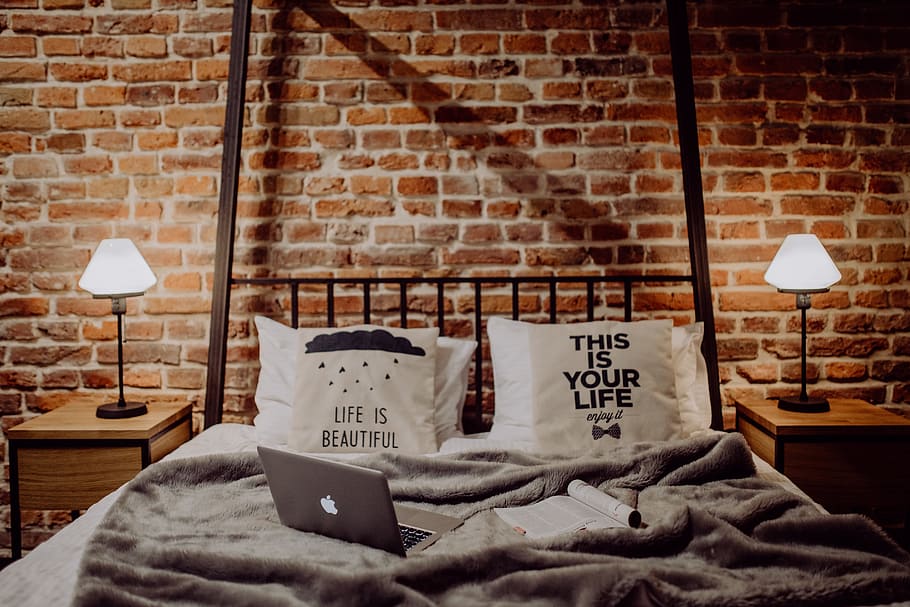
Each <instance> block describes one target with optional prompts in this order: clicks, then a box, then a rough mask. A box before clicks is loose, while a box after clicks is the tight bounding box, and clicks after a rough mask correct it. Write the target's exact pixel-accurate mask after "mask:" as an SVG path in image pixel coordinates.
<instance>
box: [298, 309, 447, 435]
mask: <svg viewBox="0 0 910 607" xmlns="http://www.w3.org/2000/svg"><path fill="white" fill-rule="evenodd" d="M438 336H439V330H438V329H435V328H432V329H397V328H392V327H376V326H369V325H366V326H364V325H361V326H356V327H345V328H341V329H298V330H297V337H298V345H297V377H296V381H295V383H294V405H293V407H292V409H291V430H290V434H289V435H288V446H289V447H290V448H291V449H294V450H297V451H306V452H320V451H321V452H328V453H353V452H356V453H363V452H373V451H396V452H402V453H432V452H435V451H436V450H437V449H438V448H439V445H438V444H437V442H436V432H435V425H434V409H433V396H434V390H435V371H436V338H437V337H438Z"/></svg>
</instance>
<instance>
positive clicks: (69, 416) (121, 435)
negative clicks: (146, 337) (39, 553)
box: [6, 403, 193, 559]
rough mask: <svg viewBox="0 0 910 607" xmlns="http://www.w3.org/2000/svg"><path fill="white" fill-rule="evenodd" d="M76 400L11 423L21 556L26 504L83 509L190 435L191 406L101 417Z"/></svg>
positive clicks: (16, 548) (15, 548)
mask: <svg viewBox="0 0 910 607" xmlns="http://www.w3.org/2000/svg"><path fill="white" fill-rule="evenodd" d="M96 408H97V403H94V404H92V403H73V404H69V405H66V406H63V407H60V408H59V409H54V410H53V411H50V412H48V413H45V414H44V415H42V416H40V417H36V418H34V419H30V420H28V421H26V422H23V423H21V424H19V425H18V426H15V427H13V428H10V429H9V430H8V431H7V433H6V437H7V442H8V444H9V470H10V479H9V485H10V527H11V535H12V540H11V543H12V556H13V558H14V559H17V558H19V557H21V556H22V510H70V511H74V512H76V511H80V510H85V509H86V508H88V507H89V506H91V505H92V504H94V503H95V502H97V501H98V500H99V499H101V498H102V497H104V496H105V495H107V494H108V493H110V492H111V491H113V490H114V489H116V488H117V487H119V486H120V485H122V484H123V483H125V482H127V481H128V480H130V479H131V478H133V476H135V475H136V473H138V472H139V471H140V470H141V469H143V468H145V467H146V466H148V465H149V464H151V463H153V462H156V461H158V460H159V459H161V458H162V457H164V456H165V455H167V454H168V453H170V452H171V451H173V450H174V449H176V448H177V447H178V446H179V445H180V444H181V443H184V442H186V441H188V440H189V439H190V436H191V434H192V427H193V424H192V418H191V409H192V407H191V405H190V404H188V403H160V404H154V403H150V404H149V412H148V413H147V414H146V415H142V416H139V417H132V418H127V419H99V418H98V417H96V416H95V409H96Z"/></svg>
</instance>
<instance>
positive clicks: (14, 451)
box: [8, 441, 22, 560]
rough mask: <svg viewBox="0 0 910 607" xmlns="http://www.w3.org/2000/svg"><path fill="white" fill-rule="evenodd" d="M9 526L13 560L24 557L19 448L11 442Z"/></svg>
mask: <svg viewBox="0 0 910 607" xmlns="http://www.w3.org/2000/svg"><path fill="white" fill-rule="evenodd" d="M8 444H9V526H10V530H9V531H10V544H11V546H10V548H11V552H12V555H11V556H12V557H13V560H16V559H20V558H22V509H21V508H20V507H19V450H18V448H17V447H16V444H15V442H13V441H10V442H9V443H8Z"/></svg>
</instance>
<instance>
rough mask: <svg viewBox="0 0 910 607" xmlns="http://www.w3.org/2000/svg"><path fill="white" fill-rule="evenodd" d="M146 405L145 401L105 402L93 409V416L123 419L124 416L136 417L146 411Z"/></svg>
mask: <svg viewBox="0 0 910 607" xmlns="http://www.w3.org/2000/svg"><path fill="white" fill-rule="evenodd" d="M148 412H149V410H148V407H147V406H146V405H145V403H138V402H135V401H133V402H125V403H123V404H120V403H107V404H106V405H101V406H100V407H98V408H97V409H95V416H96V417H100V418H103V419H123V418H126V417H138V416H140V415H145V414H146V413H148Z"/></svg>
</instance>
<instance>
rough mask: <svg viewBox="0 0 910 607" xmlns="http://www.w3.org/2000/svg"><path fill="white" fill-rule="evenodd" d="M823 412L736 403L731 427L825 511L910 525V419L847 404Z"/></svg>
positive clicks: (897, 525) (837, 401)
mask: <svg viewBox="0 0 910 607" xmlns="http://www.w3.org/2000/svg"><path fill="white" fill-rule="evenodd" d="M830 403H831V410H830V411H828V412H825V413H793V412H790V411H784V410H782V409H778V408H777V402H776V401H768V400H757V399H743V400H737V401H736V429H737V430H738V431H739V432H741V433H742V434H743V436H745V438H746V440H747V441H748V443H749V446H750V447H752V450H753V451H754V452H755V453H757V454H758V455H759V457H761V458H762V459H764V460H765V461H767V462H768V463H770V464H771V465H772V466H774V467H775V468H776V469H777V470H779V471H781V472H783V473H784V474H785V475H787V477H789V478H790V479H791V480H792V481H793V482H794V483H796V484H797V486H799V488H800V489H802V490H803V491H805V492H806V493H807V494H809V496H810V497H812V499H814V500H816V501H817V502H818V503H820V504H821V505H822V506H824V507H825V508H826V509H828V511H829V512H832V513H843V512H858V513H861V514H866V515H868V516H870V517H871V518H873V519H875V520H876V521H878V522H879V523H880V524H881V525H882V526H885V527H890V528H903V529H904V531H905V532H906V531H907V529H908V527H910V466H908V465H907V462H910V420H907V419H905V418H903V417H901V416H899V415H895V414H893V413H890V412H889V411H886V410H884V409H881V408H879V407H876V406H874V405H870V404H869V403H867V402H864V401H861V400H853V399H830Z"/></svg>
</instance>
